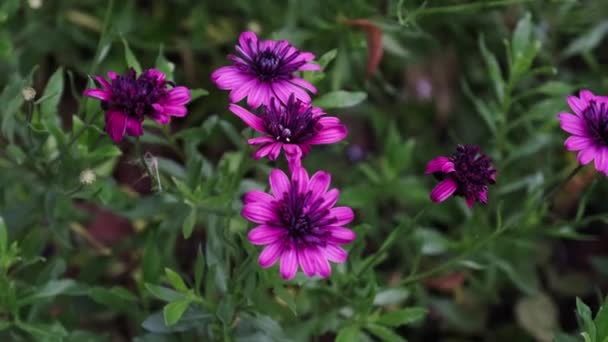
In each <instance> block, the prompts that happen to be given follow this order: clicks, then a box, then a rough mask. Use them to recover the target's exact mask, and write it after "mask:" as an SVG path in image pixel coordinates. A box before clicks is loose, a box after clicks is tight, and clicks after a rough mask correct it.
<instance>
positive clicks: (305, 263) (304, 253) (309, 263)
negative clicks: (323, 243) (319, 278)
mask: <svg viewBox="0 0 608 342" xmlns="http://www.w3.org/2000/svg"><path fill="white" fill-rule="evenodd" d="M297 254H298V261H299V263H300V267H302V271H304V274H306V275H307V276H308V277H312V276H314V275H315V274H316V273H317V265H316V262H315V259H314V255H311V253H310V252H309V249H308V248H302V249H298V251H297Z"/></svg>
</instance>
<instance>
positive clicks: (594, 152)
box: [557, 90, 608, 175]
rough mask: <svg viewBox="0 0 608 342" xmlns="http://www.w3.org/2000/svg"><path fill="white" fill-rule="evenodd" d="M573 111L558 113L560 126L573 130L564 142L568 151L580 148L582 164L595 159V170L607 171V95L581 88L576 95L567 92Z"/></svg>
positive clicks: (565, 129)
mask: <svg viewBox="0 0 608 342" xmlns="http://www.w3.org/2000/svg"><path fill="white" fill-rule="evenodd" d="M568 105H570V108H571V109H572V111H573V112H574V115H573V114H570V113H559V114H558V115H557V117H558V118H559V121H560V124H561V127H562V129H563V130H564V131H566V132H568V133H570V134H572V136H570V137H569V138H568V139H566V141H565V142H564V145H565V146H566V149H567V150H568V151H579V152H578V162H579V163H581V164H582V165H586V164H589V163H590V162H591V161H592V160H595V168H596V170H598V171H600V172H603V173H604V174H606V175H608V97H606V96H596V95H593V93H592V92H590V91H589V90H581V92H580V94H579V97H576V96H568Z"/></svg>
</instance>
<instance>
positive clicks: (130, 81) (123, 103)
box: [84, 68, 190, 142]
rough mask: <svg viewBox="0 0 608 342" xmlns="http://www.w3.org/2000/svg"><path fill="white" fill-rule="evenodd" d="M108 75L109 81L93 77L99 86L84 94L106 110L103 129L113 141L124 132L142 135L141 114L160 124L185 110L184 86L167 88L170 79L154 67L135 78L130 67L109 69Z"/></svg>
mask: <svg viewBox="0 0 608 342" xmlns="http://www.w3.org/2000/svg"><path fill="white" fill-rule="evenodd" d="M108 78H109V79H110V81H109V82H108V81H107V80H106V79H104V78H103V77H101V76H93V79H94V80H95V81H96V82H97V83H98V85H99V86H101V88H97V89H95V88H92V89H86V90H85V91H84V95H86V96H89V97H93V98H96V99H99V100H101V108H102V109H103V110H104V111H105V112H106V117H105V119H106V132H108V134H109V135H110V137H112V139H113V140H114V141H116V142H119V141H120V140H122V138H123V137H124V135H125V134H128V135H132V136H140V135H142V134H144V129H143V127H142V122H143V121H144V118H145V117H149V118H151V119H152V120H154V121H156V122H158V123H160V124H163V125H164V124H168V123H169V122H170V121H171V117H172V116H177V117H183V116H185V115H186V114H187V113H188V110H187V109H186V106H185V104H186V103H188V101H190V91H189V90H188V88H186V87H173V88H171V89H167V85H169V84H171V82H169V81H167V80H166V79H165V74H163V73H162V72H160V71H158V70H156V69H148V70H146V71H144V72H142V73H141V74H140V75H139V77H136V74H135V70H133V68H130V69H129V71H128V72H127V74H126V75H118V74H117V73H115V72H112V71H110V72H108Z"/></svg>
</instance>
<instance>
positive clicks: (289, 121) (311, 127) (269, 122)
mask: <svg viewBox="0 0 608 342" xmlns="http://www.w3.org/2000/svg"><path fill="white" fill-rule="evenodd" d="M262 120H263V123H264V128H265V129H266V132H268V134H270V136H272V137H273V138H274V139H276V140H277V141H280V142H283V143H287V144H298V143H302V142H305V141H306V140H309V139H311V138H313V137H314V136H315V135H316V134H317V133H318V131H319V129H318V127H317V123H318V122H319V117H315V116H314V115H313V112H312V107H311V106H310V105H305V104H303V103H302V102H300V101H299V100H295V99H294V96H293V94H292V95H291V96H290V97H289V101H288V102H287V105H282V104H279V103H278V101H275V99H274V98H273V99H271V101H270V106H268V107H263V108H262Z"/></svg>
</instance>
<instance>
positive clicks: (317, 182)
mask: <svg viewBox="0 0 608 342" xmlns="http://www.w3.org/2000/svg"><path fill="white" fill-rule="evenodd" d="M330 183H331V176H330V175H329V173H327V172H325V171H317V172H316V173H315V174H314V175H312V177H311V178H310V181H309V183H308V189H309V190H310V191H311V192H312V194H311V198H310V201H311V202H314V201H316V200H317V198H320V197H323V195H325V193H326V192H327V190H328V189H329V184H330Z"/></svg>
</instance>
